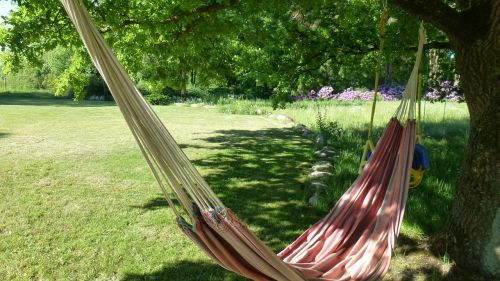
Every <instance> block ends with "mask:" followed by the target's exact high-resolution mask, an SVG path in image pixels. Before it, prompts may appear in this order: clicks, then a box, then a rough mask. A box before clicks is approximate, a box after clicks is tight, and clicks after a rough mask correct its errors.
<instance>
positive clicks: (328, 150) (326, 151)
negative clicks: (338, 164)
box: [314, 146, 336, 158]
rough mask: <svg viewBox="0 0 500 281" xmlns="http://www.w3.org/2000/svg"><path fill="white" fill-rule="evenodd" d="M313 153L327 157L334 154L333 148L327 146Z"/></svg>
mask: <svg viewBox="0 0 500 281" xmlns="http://www.w3.org/2000/svg"><path fill="white" fill-rule="evenodd" d="M314 154H316V156H318V157H320V158H328V157H333V156H335V154H336V153H335V150H333V149H331V148H330V147H329V146H325V147H323V148H322V149H320V150H318V151H316V152H315V153H314Z"/></svg>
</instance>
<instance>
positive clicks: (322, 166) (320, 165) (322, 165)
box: [312, 161, 333, 171]
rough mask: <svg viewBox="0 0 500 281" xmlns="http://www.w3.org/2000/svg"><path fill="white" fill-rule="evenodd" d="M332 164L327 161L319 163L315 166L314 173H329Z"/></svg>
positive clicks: (313, 167)
mask: <svg viewBox="0 0 500 281" xmlns="http://www.w3.org/2000/svg"><path fill="white" fill-rule="evenodd" d="M332 167H333V166H332V164H330V163H329V162H327V161H318V162H316V163H314V164H313V166H312V170H313V171H328V170H330V169H331V168H332Z"/></svg>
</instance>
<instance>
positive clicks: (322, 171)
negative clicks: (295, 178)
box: [268, 114, 336, 206]
mask: <svg viewBox="0 0 500 281" xmlns="http://www.w3.org/2000/svg"><path fill="white" fill-rule="evenodd" d="M268 117H269V118H273V119H277V120H280V121H284V122H287V125H291V126H292V127H293V129H294V130H295V131H297V132H299V133H300V134H301V135H302V137H303V138H307V139H311V140H312V141H313V143H314V147H315V152H314V157H315V158H316V159H315V161H314V164H312V167H311V170H310V172H309V174H308V176H307V177H308V181H307V182H309V186H308V187H307V188H308V189H307V197H308V199H307V202H308V203H309V204H311V205H313V206H317V205H318V204H319V202H320V198H321V196H323V195H325V193H326V188H327V186H328V181H329V180H330V179H331V178H332V177H333V173H332V170H333V167H334V166H333V165H334V160H335V157H336V152H335V150H334V149H333V148H331V147H329V146H328V145H327V143H326V140H325V137H324V136H323V134H321V133H314V132H313V131H312V130H311V129H310V128H308V127H307V126H305V125H304V124H300V123H295V121H294V120H293V119H292V118H290V117H289V116H286V115H284V114H277V115H274V114H270V115H268Z"/></svg>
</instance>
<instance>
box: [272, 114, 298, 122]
mask: <svg viewBox="0 0 500 281" xmlns="http://www.w3.org/2000/svg"><path fill="white" fill-rule="evenodd" d="M274 118H276V119H278V120H280V121H286V122H289V123H292V122H293V119H292V118H290V117H288V116H286V115H283V114H278V115H275V116H274Z"/></svg>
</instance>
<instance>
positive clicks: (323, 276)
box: [60, 0, 425, 281]
mask: <svg viewBox="0 0 500 281" xmlns="http://www.w3.org/2000/svg"><path fill="white" fill-rule="evenodd" d="M60 1H61V2H62V4H63V5H64V8H65V9H66V12H67V13H68V15H69V17H70V18H71V20H72V22H73V23H74V25H75V27H76V29H77V31H78V33H79V34H80V37H81V39H82V40H83V42H84V44H85V46H86V48H87V50H88V53H89V55H90V57H91V59H92V61H93V63H94V65H95V67H96V68H97V70H98V71H99V73H100V74H101V75H102V77H103V79H104V80H105V81H106V84H107V85H108V87H109V89H110V91H111V93H112V95H113V97H114V99H115V101H116V103H117V104H118V106H119V108H120V110H121V112H122V113H123V116H124V118H125V120H126V122H127V124H128V126H129V127H130V130H131V131H132V134H133V136H134V137H135V139H136V141H137V143H138V145H139V148H140V149H141V151H142V153H143V154H144V158H145V159H146V161H147V163H148V165H149V166H150V168H151V170H152V172H153V175H154V176H155V178H156V180H157V181H158V184H159V186H160V188H161V190H162V192H163V194H164V196H165V199H166V201H167V203H168V204H169V205H170V208H171V209H172V210H173V212H174V213H175V215H176V216H177V223H178V225H179V227H180V228H181V230H182V231H183V232H184V233H185V234H186V235H187V236H188V237H189V238H190V239H191V240H192V241H193V242H194V243H196V244H197V245H198V246H199V248H200V249H202V250H203V251H204V252H206V253H207V254H208V255H209V256H210V257H211V258H212V259H213V260H214V261H215V262H217V263H218V264H220V265H221V266H222V267H224V268H226V269H228V270H231V271H233V272H236V273H238V274H240V275H243V276H246V277H248V278H250V279H253V280H280V281H281V280H297V281H299V280H330V281H332V280H378V279H380V278H381V277H382V276H383V275H384V274H385V273H386V272H387V270H388V267H389V263H390V259H391V252H392V249H393V248H394V243H395V239H396V237H397V236H398V233H399V229H400V226H401V221H402V218H403V213H404V210H405V204H406V199H407V196H408V186H409V180H410V169H411V164H412V158H413V150H414V145H415V100H416V92H417V91H416V90H417V75H418V67H419V62H420V57H421V56H422V47H423V44H424V41H425V32H424V30H423V29H421V30H420V34H419V46H418V52H417V59H416V63H415V65H414V68H413V71H412V73H411V76H410V78H409V81H408V84H407V85H406V89H405V92H404V95H403V99H402V101H401V104H400V106H399V107H398V109H397V111H396V112H395V114H394V116H393V118H392V119H391V120H390V121H389V123H388V125H387V127H386V128H385V131H384V133H383V135H382V137H381V138H380V140H379V142H378V145H377V146H376V148H375V151H374V152H373V155H372V156H371V158H370V160H369V161H368V163H367V164H366V165H365V168H364V170H363V172H362V173H361V174H360V175H359V176H358V178H357V179H356V181H355V182H354V183H353V184H352V186H351V187H350V188H349V189H348V190H347V191H346V192H345V194H344V195H343V196H342V197H341V198H340V200H339V201H338V203H337V204H336V205H335V206H334V207H333V209H332V210H331V211H330V213H329V214H328V215H326V217H324V218H322V219H321V220H320V221H318V222H317V223H316V224H314V225H313V226H311V227H310V228H309V229H308V230H306V232H305V233H304V234H302V235H301V236H300V237H299V238H298V239H297V240H296V241H295V242H293V243H292V244H291V245H290V246H288V247H287V248H286V249H284V250H283V251H282V252H281V253H279V254H277V255H276V254H275V253H273V252H272V251H271V250H270V249H269V248H268V247H267V246H266V245H265V244H264V243H263V242H262V241H261V240H259V238H257V237H256V236H255V235H254V234H253V233H252V232H251V231H250V230H249V229H248V228H247V227H246V226H245V225H244V224H243V223H242V222H241V221H240V220H239V219H238V218H237V217H236V215H235V214H234V213H232V212H231V210H230V209H228V208H226V207H225V206H224V204H223V203H222V202H221V201H220V200H219V199H218V198H217V196H216V195H215V193H214V192H213V191H212V190H211V189H210V187H209V186H208V184H207V183H206V182H205V180H204V179H203V178H202V177H201V175H200V174H199V173H198V171H197V170H196V169H195V167H194V166H193V165H192V164H191V163H190V161H189V159H188V158H187V157H186V155H185V154H184V153H183V152H182V150H181V149H180V148H179V146H178V145H177V143H176V142H175V141H174V139H173V138H172V136H171V135H170V133H169V132H168V130H167V129H166V128H165V126H164V125H163V123H162V122H161V121H160V119H159V118H158V116H157V115H156V114H155V112H154V111H153V109H152V108H151V106H150V105H149V104H148V103H147V102H146V101H145V100H144V98H143V97H142V95H141V94H140V92H139V91H138V90H137V88H136V87H135V86H134V84H133V82H132V80H131V79H130V77H129V76H128V75H127V73H126V72H125V70H124V69H123V67H122V66H121V65H120V63H119V62H118V60H117V59H116V57H115V56H114V55H113V53H112V51H111V49H110V48H109V46H108V45H106V43H105V42H104V40H103V38H102V36H101V35H100V33H99V32H98V30H97V29H96V27H95V26H94V24H93V23H92V21H91V19H90V16H89V14H88V12H87V10H86V9H85V7H84V6H83V5H82V4H81V3H80V2H79V0H60ZM175 201H176V202H178V203H179V205H180V207H178V206H177V205H176V204H175V203H174V202H175Z"/></svg>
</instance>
